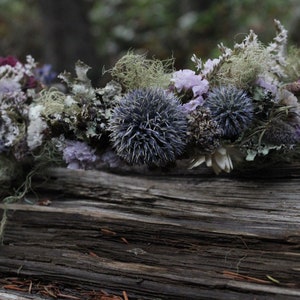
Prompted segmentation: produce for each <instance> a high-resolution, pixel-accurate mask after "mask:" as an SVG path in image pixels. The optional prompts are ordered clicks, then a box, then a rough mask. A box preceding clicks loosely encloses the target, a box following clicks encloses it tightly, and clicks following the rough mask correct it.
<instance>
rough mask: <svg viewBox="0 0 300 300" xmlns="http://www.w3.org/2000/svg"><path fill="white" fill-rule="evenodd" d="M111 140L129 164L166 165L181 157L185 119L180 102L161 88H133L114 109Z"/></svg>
mask: <svg viewBox="0 0 300 300" xmlns="http://www.w3.org/2000/svg"><path fill="white" fill-rule="evenodd" d="M110 130H111V134H110V138H111V141H112V143H113V147H114V148H115V150H116V152H117V154H118V155H119V156H120V157H121V158H122V159H124V160H125V161H126V162H128V163H130V164H137V165H144V164H146V165H149V166H165V165H167V164H168V163H169V162H172V161H174V160H175V159H176V157H178V155H180V154H182V152H183V150H184V148H185V145H186V130H187V120H186V115H185V113H184V111H183V109H182V106H181V105H180V103H179V100H178V99H177V98H176V97H175V96H174V95H173V94H170V93H167V92H165V91H164V90H162V89H147V88H144V89H136V90H133V91H131V92H129V93H127V94H126V95H125V96H124V97H123V98H122V99H121V100H120V102H119V105H118V106H117V107H115V109H114V110H113V113H112V117H111V120H110Z"/></svg>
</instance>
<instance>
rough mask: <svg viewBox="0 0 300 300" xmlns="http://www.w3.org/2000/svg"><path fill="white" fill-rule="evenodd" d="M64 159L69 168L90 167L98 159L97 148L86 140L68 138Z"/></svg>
mask: <svg viewBox="0 0 300 300" xmlns="http://www.w3.org/2000/svg"><path fill="white" fill-rule="evenodd" d="M63 159H64V160H65V162H66V163H67V164H68V168H69V169H89V168H90V167H92V165H93V163H94V162H95V161H96V159H97V156H96V155H95V150H94V149H92V148H91V147H90V146H88V145H87V144H86V143H84V142H79V141H70V140H66V147H65V148H64V150H63Z"/></svg>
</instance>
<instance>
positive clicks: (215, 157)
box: [189, 147, 233, 175]
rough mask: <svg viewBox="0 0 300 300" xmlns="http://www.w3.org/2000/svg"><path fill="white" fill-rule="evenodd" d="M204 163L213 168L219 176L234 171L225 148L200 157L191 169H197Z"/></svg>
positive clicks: (194, 161) (193, 162)
mask: <svg viewBox="0 0 300 300" xmlns="http://www.w3.org/2000/svg"><path fill="white" fill-rule="evenodd" d="M204 162H205V163H206V166H207V167H211V168H212V169H213V170H214V172H215V173H216V174H217V175H218V174H219V173H221V172H222V171H224V172H226V173H230V172H231V171H232V170H233V164H232V160H231V157H230V155H229V153H228V151H227V149H226V148H225V147H219V148H218V149H217V150H216V151H214V152H213V153H209V154H203V155H200V156H199V157H197V158H195V159H194V160H193V161H192V165H191V166H190V167H189V168H190V169H192V168H196V167H198V166H200V165H201V164H203V163H204Z"/></svg>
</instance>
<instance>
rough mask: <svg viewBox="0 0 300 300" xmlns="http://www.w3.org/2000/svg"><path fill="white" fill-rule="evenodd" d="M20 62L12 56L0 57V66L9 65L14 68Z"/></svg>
mask: <svg viewBox="0 0 300 300" xmlns="http://www.w3.org/2000/svg"><path fill="white" fill-rule="evenodd" d="M18 62H19V61H18V59H17V58H16V57H14V56H12V55H9V56H6V57H0V66H5V65H9V66H11V67H14V66H15V65H16V64H17V63H18Z"/></svg>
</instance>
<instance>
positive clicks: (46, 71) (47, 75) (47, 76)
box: [35, 64, 57, 85]
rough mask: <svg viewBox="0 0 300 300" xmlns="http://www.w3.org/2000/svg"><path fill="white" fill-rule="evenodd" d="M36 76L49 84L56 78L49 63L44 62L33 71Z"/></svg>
mask: <svg viewBox="0 0 300 300" xmlns="http://www.w3.org/2000/svg"><path fill="white" fill-rule="evenodd" d="M35 75H36V77H37V78H38V79H39V80H40V81H41V82H42V83H44V84H45V85H49V84H51V83H52V81H53V80H54V79H55V78H56V75H57V74H56V73H55V72H53V71H52V66H51V65H50V64H45V65H43V66H42V67H41V68H37V69H36V71H35Z"/></svg>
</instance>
